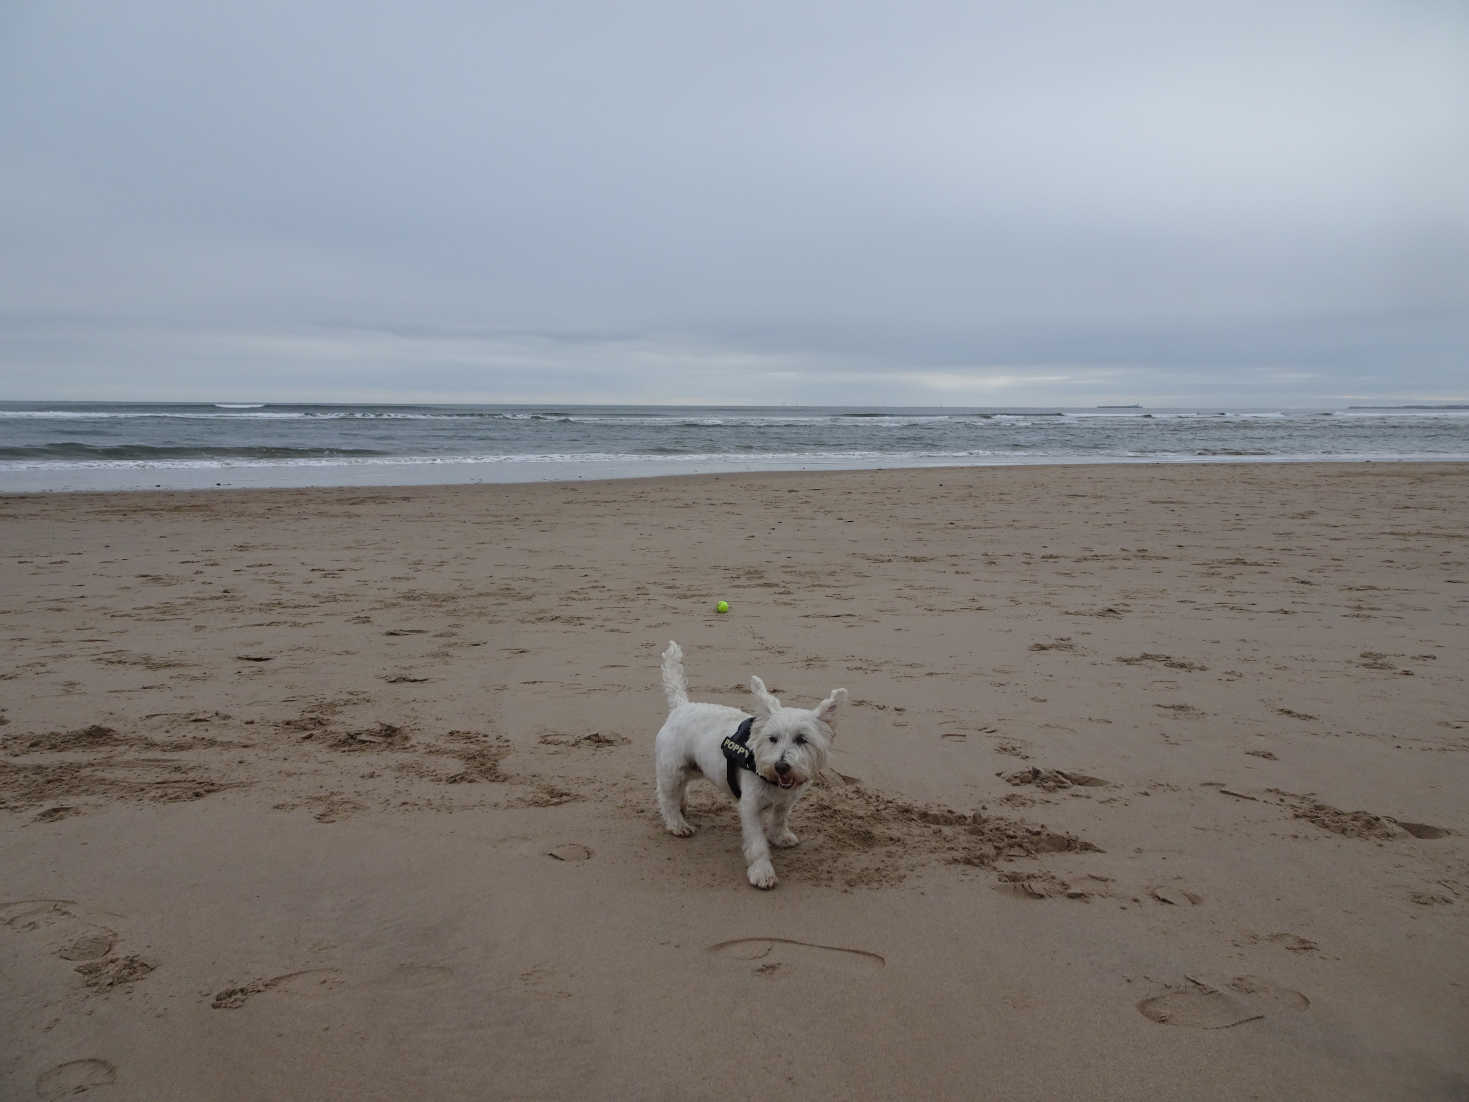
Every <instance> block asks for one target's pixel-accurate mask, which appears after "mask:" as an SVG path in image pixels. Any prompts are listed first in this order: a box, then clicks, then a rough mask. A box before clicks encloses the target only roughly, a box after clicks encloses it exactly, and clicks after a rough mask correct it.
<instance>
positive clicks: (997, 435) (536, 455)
mask: <svg viewBox="0 0 1469 1102" xmlns="http://www.w3.org/2000/svg"><path fill="white" fill-rule="evenodd" d="M1402 460H1439V461H1454V462H1465V461H1469V405H1461V406H1393V407H1348V408H1340V409H1268V408H1267V409H1234V408H1230V409H1225V408H1219V409H1204V408H1198V409H1152V408H1145V407H1142V406H1104V407H1097V408H1089V409H1070V408H1056V409H1030V408H962V409H961V408H952V407H934V408H876V407H785V406H782V407H774V408H753V407H746V406H738V407H725V406H678V407H674V406H572V405H557V404H548V405H332V404H295V403H277V402H206V403H114V402H0V492H49V491H75V490H152V489H170V490H179V489H210V488H216V487H300V486H401V485H431V484H450V483H473V482H533V481H571V480H579V479H599V478H629V477H645V476H653V475H670V474H695V473H701V474H702V473H718V472H734V471H778V470H789V471H811V470H840V469H862V468H879V467H935V466H991V465H1017V464H1079V463H1209V462H1267V461H1268V462H1302V461H1330V462H1348V463H1360V462H1392V461H1402Z"/></svg>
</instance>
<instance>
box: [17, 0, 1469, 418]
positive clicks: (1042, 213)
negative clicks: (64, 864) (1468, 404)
mask: <svg viewBox="0 0 1469 1102" xmlns="http://www.w3.org/2000/svg"><path fill="white" fill-rule="evenodd" d="M0 150H3V154H0V156H3V162H0V398H10V399H28V398H38V399H45V398H76V399H184V400H188V399H203V400H249V399H254V400H287V399H295V400H368V401H378V400H405V401H538V400H555V401H562V402H571V401H614V402H615V401H626V402H651V401H658V402H673V401H686V402H750V403H786V402H798V403H853V404H867V403H889V404H909V405H930V404H940V403H943V404H951V405H1017V404H1035V405H1039V404H1044V405H1086V404H1092V403H1098V402H1101V403H1113V402H1134V401H1137V402H1144V403H1149V404H1195V403H1206V402H1211V401H1213V402H1219V403H1234V404H1238V403H1242V402H1249V403H1252V404H1260V405H1271V404H1305V405H1313V404H1346V403H1349V402H1354V401H1357V402H1360V401H1364V400H1365V401H1423V400H1459V401H1464V400H1469V352H1466V350H1469V320H1466V319H1469V6H1466V5H1465V4H1464V3H1462V0H1441V2H1437V0H1386V2H1382V3H1352V2H1351V0H1330V2H1322V3H1313V2H1308V3H1290V2H1288V0H1287V2H1281V0H1268V2H1264V3H1254V2H1249V0H1230V2H1227V3H1225V2H1220V3H1217V4H1210V5H1201V4H1191V3H1188V2H1186V0H1185V2H1182V3H1180V2H1178V0H1168V2H1163V0H1158V2H1141V3H1126V2H1122V3H1108V4H1091V3H1076V4H1020V3H1013V2H1006V3H987V2H984V0H969V2H959V3H932V2H925V0H918V2H911V0H910V2H908V3H902V4H898V3H881V4H878V3H867V2H864V0H840V2H838V0H828V2H824V3H801V2H796V0H779V2H769V3H767V2H763V0H756V2H750V0H745V2H741V3H725V4H700V3H696V2H691V0H670V2H667V3H639V2H636V0H633V2H629V3H610V2H607V0H600V2H594V3H574V2H566V3H556V2H554V0H546V2H543V3H537V4H531V3H508V2H500V3H496V2H494V0H479V2H465V3H438V2H425V0H419V2H416V3H402V4H375V3H370V2H367V0H311V2H307V3H301V2H299V0H295V2H289V3H273V2H268V0H251V2H248V3H228V2H223V3H218V4H211V3H200V2H199V0H182V2H178V3H173V2H161V0H129V2H128V3H119V4H97V3H83V2H76V3H68V2H64V0H8V2H6V3H4V4H3V5H0Z"/></svg>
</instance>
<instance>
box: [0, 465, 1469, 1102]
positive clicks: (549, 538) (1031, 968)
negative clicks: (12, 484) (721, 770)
mask: <svg viewBox="0 0 1469 1102" xmlns="http://www.w3.org/2000/svg"><path fill="white" fill-rule="evenodd" d="M1466 529H1469V466H1456V465H1439V466H1430V465H1409V464H1395V465H1351V466H1345V465H1343V466H1329V465H1326V466H1305V465H1251V466H1197V467H1195V466H1160V467H1073V468H1058V469H1035V468H1029V469H993V468H991V469H968V470H944V471H907V472H904V471H884V472H854V473H841V474H821V475H810V474H786V475H753V476H720V477H702V478H691V479H672V480H657V481H641V482H639V481H627V482H615V483H599V484H574V485H554V486H482V487H458V488H435V489H413V490H406V491H405V490H401V489H394V490H383V491H369V492H364V491H362V490H310V491H261V492H238V493H236V492H218V493H209V492H204V493H194V494H130V495H90V496H27V497H10V498H3V499H0V537H3V543H0V548H3V562H0V578H3V582H4V585H3V597H0V617H3V619H0V638H3V640H4V645H5V651H4V654H5V657H4V661H3V666H0V679H3V680H0V705H3V711H0V724H3V726H0V746H3V753H0V824H3V833H0V885H3V887H0V1097H4V1098H7V1099H8V1098H17V1099H19V1098H28V1097H36V1096H39V1097H42V1098H53V1097H61V1096H63V1095H67V1094H69V1093H71V1092H73V1091H75V1090H77V1089H81V1088H86V1089H89V1090H92V1091H95V1093H96V1096H97V1097H98V1098H99V1099H102V1098H106V1099H118V1100H121V1099H140V1100H157V1099H175V1098H177V1099H191V1100H195V1099H285V1098H290V1099H298V1098H299V1099H316V1098H328V1097H335V1098H354V1099H357V1098H360V1099H394V1100H397V1099H403V1098H434V1099H438V1098H445V1099H448V1098H469V1097H473V1098H569V1097H639V1098H669V1099H676V1098H691V1097H711V1098H712V1097H731V1096H733V1097H747V1096H762V1097H768V1098H785V1097H790V1098H797V1097H799V1098H816V1097H821V1098H826V1097H831V1098H836V1097H843V1098H882V1097H898V1096H908V1097H938V1096H945V1097H970V1098H979V1097H993V1098H1009V1099H1061V1098H1078V1099H1081V1098H1086V1099H1104V1098H1116V1099H1134V1098H1145V1097H1146V1098H1156V1099H1172V1098H1220V1099H1238V1098H1330V1099H1348V1098H1364V1099H1365V1098H1371V1099H1377V1098H1389V1097H1391V1098H1399V1097H1401V1098H1408V1097H1411V1098H1464V1097H1466V1096H1469V1043H1466V1042H1469V986H1466V984H1469V924H1466V918H1469V844H1466V839H1469V801H1466V797H1465V793H1466V792H1469V755H1466V753H1465V751H1466V749H1469V700H1466V693H1465V674H1466V657H1465V650H1466V647H1465V645H1466V642H1469V631H1466V619H1469V544H1466ZM721 597H722V598H725V599H727V600H728V601H729V602H730V604H731V606H732V609H731V612H730V613H729V614H728V615H726V616H717V615H715V614H714V612H713V609H712V606H713V603H714V601H715V600H717V599H718V598H721ZM671 638H672V639H677V640H678V641H679V642H680V643H681V644H683V646H684V648H685V650H686V652H687V654H688V669H689V677H690V682H691V686H692V689H693V695H694V696H695V698H696V699H712V700H718V701H722V702H726V703H732V704H737V705H743V704H744V703H745V701H746V699H747V698H746V696H745V690H744V689H743V687H742V686H743V685H744V683H745V682H746V681H747V679H748V677H749V675H750V674H752V673H759V674H761V675H762V676H763V677H764V678H765V679H766V680H767V681H768V682H769V683H770V684H771V685H772V687H773V688H774V689H775V691H777V692H779V693H782V694H784V695H785V696H786V698H787V699H788V700H789V701H791V702H794V703H807V704H809V703H811V702H813V701H815V700H816V699H819V697H820V696H821V695H823V694H824V693H825V692H826V691H827V690H829V689H830V688H832V687H834V686H837V685H844V686H846V687H847V688H848V689H849V690H850V691H851V694H852V702H851V707H850V709H849V710H848V711H847V713H846V714H845V715H844V716H843V717H842V722H841V725H840V728H839V733H838V740H837V745H836V752H835V754H834V757H833V761H832V765H833V769H832V770H831V772H830V773H829V774H828V775H827V776H826V777H825V778H824V780H823V782H822V783H821V785H820V786H819V787H818V788H817V789H816V790H815V791H814V792H813V793H812V794H811V795H810V796H809V797H808V798H807V800H806V801H805V802H804V803H803V804H802V806H801V807H799V808H798V809H797V811H796V813H795V815H794V817H793V820H792V823H793V826H794V827H795V829H796V831H797V833H798V834H801V835H802V836H803V844H802V845H801V847H800V848H799V849H796V850H793V851H785V852H778V853H777V855H776V868H777V870H778V872H779V873H780V875H781V883H780V885H779V887H778V888H776V889H775V890H774V891H773V892H768V893H765V892H758V891H755V890H754V889H752V888H750V887H749V886H748V885H747V884H746V882H745V879H744V873H743V869H742V867H741V861H740V858H739V853H738V832H737V825H736V821H735V816H734V813H733V810H732V809H731V807H730V806H729V805H728V804H727V802H725V801H724V800H723V799H722V798H721V797H718V796H716V795H715V793H714V790H713V789H712V788H710V787H708V786H699V787H697V788H696V789H695V792H696V793H697V795H696V796H695V798H694V799H693V801H692V803H693V807H692V813H691V818H692V819H693V820H694V821H695V822H696V823H698V824H700V825H701V827H702V829H701V830H700V832H699V833H698V834H697V835H696V836H695V837H694V838H692V839H688V840H680V839H675V838H673V837H671V836H669V835H668V834H666V833H664V832H663V831H662V829H661V826H660V824H659V822H658V819H657V816H656V814H655V811H654V807H653V799H652V781H651V768H650V757H651V748H652V736H653V732H654V731H655V730H656V729H657V727H658V725H659V724H660V722H661V721H662V714H663V713H662V707H663V706H662V699H661V693H660V690H659V684H658V671H657V655H658V652H659V651H660V650H661V649H662V647H663V646H664V645H665V644H666V643H667V641H668V640H669V639H671Z"/></svg>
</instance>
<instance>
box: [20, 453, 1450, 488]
mask: <svg viewBox="0 0 1469 1102" xmlns="http://www.w3.org/2000/svg"><path fill="white" fill-rule="evenodd" d="M1277 463H1278V464H1292V465H1296V464H1307V465H1310V464H1323V465H1328V464H1329V465H1362V464H1388V463H1410V464H1437V463H1444V464H1456V463H1469V455H1465V456H1457V455H1448V456H1436V455H1426V456H1425V455H1408V456H1368V457H1360V456H1353V457H1349V458H1332V457H1321V456H1299V457H1296V456H1275V455H1270V456H1250V455H1217V456H1216V455H1209V456H1179V457H1170V458H1166V459H1160V458H1158V457H1157V456H1138V457H1121V458H1119V457H1110V456H1109V457H1106V458H1097V459H1087V458H1077V457H1066V458H1054V457H1045V458H1039V457H1038V458H1033V459H1031V458H1014V459H996V458H994V457H987V458H986V459H985V460H984V461H983V462H978V461H976V462H971V463H963V462H955V457H953V456H941V457H935V458H934V459H933V461H932V462H920V463H915V462H914V461H913V457H911V456H905V457H903V458H902V461H901V462H895V463H892V464H888V463H883V462H881V461H875V460H868V459H864V460H862V461H861V462H854V461H852V460H850V459H830V460H826V461H819V460H815V459H813V460H811V461H809V462H806V463H802V464H799V465H793V464H792V462H791V461H790V460H788V459H777V460H770V461H766V462H761V461H759V460H757V459H750V460H746V461H744V462H742V463H739V464H735V465H730V464H728V463H727V462H725V461H723V460H722V459H721V460H720V461H719V462H709V461H706V460H705V459H703V458H702V457H690V458H687V459H647V460H641V459H640V460H637V461H629V462H625V463H617V462H606V461H594V462H577V461H574V460H571V461H561V460H558V461H555V462H525V461H497V462H483V461H459V460H441V459H434V460H424V461H421V462H403V463H395V462H391V461H382V462H373V463H370V464H368V463H363V464H319V465H307V464H303V465H300V466H288V465H281V464H260V465H259V466H246V465H221V466H217V467H185V468H78V469H74V470H67V471H64V472H63V471H57V470H45V469H25V470H9V471H0V479H3V481H0V496H7V495H33V494H86V493H147V492H196V491H208V490H255V489H266V490H297V489H332V488H340V489H371V488H374V487H380V488H384V489H389V488H394V487H411V486H417V487H425V488H427V487H435V486H443V487H448V486H491V485H519V484H527V483H534V484H543V485H555V484H559V483H597V482H610V481H626V480H640V479H658V478H676V477H683V476H690V477H692V476H701V475H738V474H749V475H759V474H803V473H809V474H818V473H821V472H826V471H895V470H912V471H925V470H950V469H952V470H967V469H970V468H1004V469H1011V468H1031V467H1040V468H1066V467H1138V466H1158V467H1171V466H1181V467H1192V466H1213V465H1218V464H1240V465H1249V466H1255V465H1260V464H1277ZM325 470H329V471H331V472H332V475H333V477H334V479H336V480H334V481H330V482H323V481H319V478H320V472H322V471H325ZM348 472H351V475H352V477H350V478H349V477H345V476H346V475H347V474H348ZM487 472H488V473H492V474H494V475H496V476H497V477H485V475H486V473H487ZM222 474H226V475H227V477H226V478H221V477H220V476H221V475H222ZM63 475H65V476H67V477H63ZM450 475H453V476H456V477H449V476H450ZM155 478H160V479H162V480H163V481H161V482H155V481H153V480H154V479H155ZM58 483H59V484H58Z"/></svg>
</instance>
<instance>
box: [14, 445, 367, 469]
mask: <svg viewBox="0 0 1469 1102" xmlns="http://www.w3.org/2000/svg"><path fill="white" fill-rule="evenodd" d="M388 454H389V453H388V452H383V451H378V450H376V449H372V448H283V447H245V448H230V447H213V446H211V447H204V446H195V445H187V444H184V445H160V444H82V443H78V442H76V441H63V442H59V443H54V444H37V445H33V446H31V447H0V460H7V461H10V462H14V463H25V462H27V461H30V462H35V463H40V462H44V463H46V464H47V465H48V466H50V465H52V464H54V463H56V462H64V461H66V460H72V459H79V460H86V461H88V462H104V463H105V462H128V463H139V462H148V461H158V462H167V461H170V460H180V459H196V460H201V461H215V460H218V461H228V460H245V461H248V460H271V461H280V460H291V459H325V460H337V459H357V458H371V457H383V456H387V455H388Z"/></svg>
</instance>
